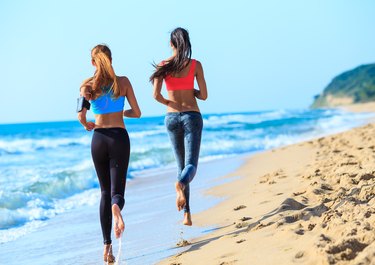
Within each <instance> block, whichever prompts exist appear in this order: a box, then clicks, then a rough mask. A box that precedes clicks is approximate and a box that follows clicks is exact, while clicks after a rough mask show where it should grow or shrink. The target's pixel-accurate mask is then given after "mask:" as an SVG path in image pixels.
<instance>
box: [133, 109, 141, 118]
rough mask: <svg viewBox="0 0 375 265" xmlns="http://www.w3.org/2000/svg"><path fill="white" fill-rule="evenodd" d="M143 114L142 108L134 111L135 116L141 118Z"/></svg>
mask: <svg viewBox="0 0 375 265" xmlns="http://www.w3.org/2000/svg"><path fill="white" fill-rule="evenodd" d="M141 115H142V112H141V110H137V111H135V112H134V116H135V118H140V117H141Z"/></svg>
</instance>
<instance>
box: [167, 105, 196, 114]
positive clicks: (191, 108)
mask: <svg viewBox="0 0 375 265" xmlns="http://www.w3.org/2000/svg"><path fill="white" fill-rule="evenodd" d="M178 112H198V113H200V110H199V107H198V105H178V104H172V103H169V104H168V107H167V113H178Z"/></svg>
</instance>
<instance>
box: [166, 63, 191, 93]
mask: <svg viewBox="0 0 375 265" xmlns="http://www.w3.org/2000/svg"><path fill="white" fill-rule="evenodd" d="M196 63H197V61H196V60H195V59H191V64H190V69H189V73H188V74H187V76H184V77H173V76H170V75H167V76H166V77H165V78H164V80H165V84H166V86H167V90H193V89H194V76H195V75H194V73H195V65H196Z"/></svg>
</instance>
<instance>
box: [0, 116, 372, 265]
mask: <svg viewBox="0 0 375 265" xmlns="http://www.w3.org/2000/svg"><path fill="white" fill-rule="evenodd" d="M373 117H374V114H373V113H351V112H346V111H343V110H338V109H316V110H311V109H300V110H287V109H285V110H284V109H283V110H270V111H255V112H243V113H212V114H204V115H203V123H204V129H203V136H202V144H201V153H200V160H199V161H200V163H202V164H204V163H209V162H215V161H224V160H230V159H233V158H236V157H239V156H243V155H247V154H252V153H256V152H259V151H263V150H267V149H272V148H277V147H281V146H285V145H290V144H293V143H297V142H301V141H305V140H309V139H313V138H317V137H321V136H325V135H329V134H333V133H338V132H342V131H345V130H348V129H350V128H353V127H358V126H361V125H364V124H366V123H368V121H369V119H372V118H373ZM125 124H126V128H127V130H128V132H129V136H130V141H131V157H130V165H129V170H128V175H127V183H128V184H127V185H128V187H127V189H130V190H137V185H139V187H141V185H143V186H142V187H146V188H142V189H140V188H139V192H133V193H131V192H129V193H127V195H126V205H128V204H132V201H134V202H135V201H139V200H147V204H148V205H150V204H153V201H155V202H156V197H158V198H159V197H160V196H163V194H164V193H162V192H161V191H162V190H163V189H164V188H158V187H159V186H158V185H160V182H159V180H160V181H161V180H163V181H164V182H166V183H168V185H169V184H170V185H171V186H172V183H173V181H174V180H173V178H172V179H168V180H165V179H164V178H160V179H159V178H156V177H154V176H156V175H158V174H160V172H170V173H169V174H171V175H173V174H175V173H174V172H175V161H174V156H173V152H172V149H171V145H170V142H169V139H168V135H167V133H166V130H165V126H164V116H158V117H144V118H140V119H125ZM91 137H92V132H87V131H85V130H84V129H83V127H82V126H81V125H80V124H79V123H78V121H64V122H41V123H23V124H1V125H0V249H1V248H4V247H7V248H6V249H7V252H6V253H7V254H12V252H11V250H10V247H9V246H11V245H12V244H16V242H19V241H23V240H25V238H32V234H33V233H36V234H37V233H38V231H41V230H43V229H45V226H46V225H47V224H48V223H53V222H57V220H63V219H64V216H65V218H67V216H69V214H71V213H72V212H76V213H78V212H84V211H87V209H93V212H94V214H93V215H92V216H95V218H96V216H98V213H97V205H98V201H99V197H100V191H99V184H98V180H97V177H96V174H95V171H94V167H93V163H92V160H91V152H90V144H91ZM217 164H218V165H220V162H218V163H217ZM216 167H217V166H216ZM218 172H225V170H224V171H223V170H221V171H220V169H219V170H218ZM228 173H229V172H228ZM137 183H140V184H137ZM147 185H148V187H149V188H150V191H147ZM163 185H164V184H163ZM203 186H204V187H207V185H203ZM203 186H202V187H203ZM152 187H154V188H155V190H159V191H160V192H161V193H160V195H157V196H156V195H155V196H152V194H153V193H152V191H151V190H152V189H151V188H152ZM160 187H161V186H160ZM145 190H146V191H145ZM169 191H170V193H171V195H170V196H172V197H171V198H172V199H171V202H170V204H171V207H173V205H174V201H173V200H174V199H173V198H174V197H173V196H175V195H173V189H172V188H171V189H170V190H168V193H169ZM143 192H144V193H143ZM151 193H152V194H151ZM150 194H151V195H150ZM155 194H156V193H155ZM142 196H143V197H142ZM168 196H169V195H168ZM213 203H216V202H212V203H211V204H213ZM166 204H168V203H166ZM211 204H208V205H206V206H205V207H209V206H212V205H211ZM159 205H160V204H159ZM125 207H127V206H125ZM152 207H153V208H157V207H159V206H158V205H153V206H152ZM201 210H204V207H203V208H202V207H201ZM166 215H168V214H166ZM145 217H147V218H150V220H151V219H152V218H151V217H150V216H149V215H147V214H145V212H144V211H142V210H141V209H139V211H138V210H137V209H133V210H131V217H129V220H130V221H131V220H134V222H135V220H138V219H139V218H145ZM58 218H60V219H58ZM132 218H133V219H132ZM54 220H55V221H54ZM97 220H98V219H97ZM97 222H98V221H97ZM173 222H176V221H175V220H174V221H173ZM99 229H100V228H99V225H98V227H97V231H98V234H100V230H99ZM177 233H178V232H177ZM28 235H29V237H28ZM195 235H196V234H195ZM138 237H139V234H138ZM98 238H100V235H98ZM124 240H125V243H124V244H126V238H125V239H124ZM168 240H169V241H173V240H178V236H177V237H174V238H172V239H168ZM141 241H142V240H141ZM151 241H152V240H151V239H150V240H144V242H148V243H145V246H141V245H139V244H138V245H137V244H136V245H137V247H138V249H139V248H142V247H143V248H144V251H142V253H143V254H139V252H137V251H135V250H134V252H133V253H132V254H125V255H124V258H123V259H124V260H126V259H127V260H128V263H127V264H152V263H153V262H155V260H157V259H158V258H161V256H163V255H158V254H156V255H153V254H155V253H161V252H162V251H163V248H168V244H169V245H171V246H172V245H173V243H174V242H169V241H168V242H164V243H163V244H159V243H160V242H161V241H162V240H161V241H160V240H158V242H159V243H158V244H155V245H154V246H150V245H149V242H151ZM142 242H143V241H142ZM23 243H25V242H23ZM30 243H32V242H30ZM99 243H100V242H98V245H100V244H99ZM146 245H147V246H146ZM158 247H160V249H158ZM4 249H5V248H4ZM148 249H150V251H149V253H151V254H150V255H149V256H150V258H149V259H148V262H150V263H144V261H142V259H143V258H142V257H143V256H144V255H146V256H147V255H148V254H147V251H148ZM151 249H152V250H151ZM0 253H1V251H0ZM128 253H129V252H128ZM152 253H153V254H152ZM82 255H83V254H82ZM146 259H147V258H146ZM28 260H29V262H28V264H43V263H41V262H40V260H39V262H38V261H35V263H34V262H32V261H30V258H29V259H28ZM132 260H133V261H132ZM6 264H11V263H8V262H7V263H6ZM15 264H19V263H15ZM46 264H47V263H46ZM50 264H59V262H56V263H54V262H52V261H51V262H50ZM64 264H70V263H69V262H64ZM71 264H80V263H71ZM81 264H84V262H82V263H81Z"/></svg>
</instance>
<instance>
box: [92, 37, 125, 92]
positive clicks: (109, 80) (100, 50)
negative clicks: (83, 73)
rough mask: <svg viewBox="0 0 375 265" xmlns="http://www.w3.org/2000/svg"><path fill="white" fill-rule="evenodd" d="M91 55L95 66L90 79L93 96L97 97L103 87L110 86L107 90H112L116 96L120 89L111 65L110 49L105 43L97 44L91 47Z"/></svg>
mask: <svg viewBox="0 0 375 265" xmlns="http://www.w3.org/2000/svg"><path fill="white" fill-rule="evenodd" d="M91 56H92V60H93V62H94V64H95V66H96V72H95V74H94V76H93V79H92V93H93V97H94V98H97V97H98V96H99V95H100V94H102V93H103V91H102V89H103V88H104V87H110V89H109V90H110V91H112V92H113V97H114V98H118V97H119V96H120V94H121V91H120V87H119V85H118V83H117V78H116V74H115V71H114V70H113V67H112V54H111V50H110V49H109V48H108V46H106V45H102V44H101V45H97V46H95V47H94V48H93V49H92V51H91Z"/></svg>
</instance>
